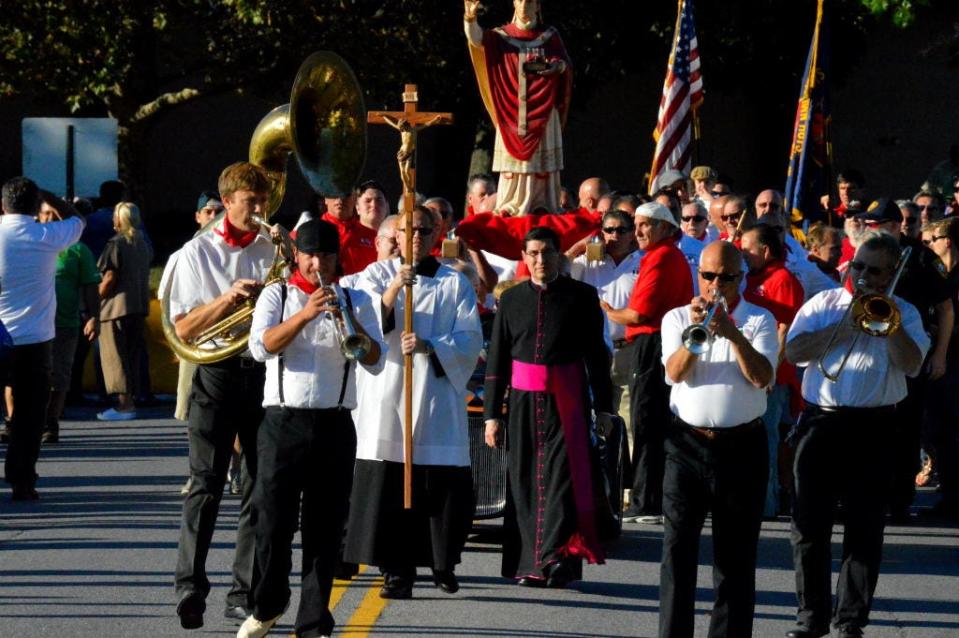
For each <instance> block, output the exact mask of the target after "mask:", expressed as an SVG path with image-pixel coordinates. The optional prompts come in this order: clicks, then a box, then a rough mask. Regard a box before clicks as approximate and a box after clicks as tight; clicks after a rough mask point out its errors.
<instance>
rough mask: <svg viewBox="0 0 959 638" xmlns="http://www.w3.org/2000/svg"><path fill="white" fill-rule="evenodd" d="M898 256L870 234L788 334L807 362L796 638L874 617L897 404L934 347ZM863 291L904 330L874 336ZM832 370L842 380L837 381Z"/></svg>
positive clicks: (798, 466)
mask: <svg viewBox="0 0 959 638" xmlns="http://www.w3.org/2000/svg"><path fill="white" fill-rule="evenodd" d="M899 259H900V251H899V245H898V242H897V241H896V239H895V238H893V237H891V236H889V235H887V234H883V233H875V232H868V233H867V234H866V236H865V238H864V241H863V242H862V243H861V244H860V246H859V248H858V250H857V251H856V254H855V257H854V258H853V260H852V261H851V262H850V264H849V269H850V270H849V276H848V277H847V280H846V283H845V285H844V287H842V288H836V289H833V290H827V291H825V292H821V293H819V294H817V295H816V296H814V297H813V298H812V299H810V300H809V301H807V302H806V304H805V305H803V307H802V308H801V309H800V310H799V313H798V314H797V315H796V319H795V321H794V322H793V324H792V327H791V328H790V330H789V334H788V335H787V338H786V339H787V340H786V357H787V358H788V359H789V360H790V361H792V362H793V363H795V364H796V365H798V366H801V367H805V368H806V371H805V374H804V376H803V380H802V395H803V399H805V401H806V409H805V411H804V412H803V414H802V417H801V418H800V421H799V424H798V426H797V427H796V431H795V439H796V458H795V462H794V466H793V470H794V476H795V484H796V501H795V504H794V509H793V523H792V545H793V559H794V561H795V569H796V592H797V596H798V598H799V611H798V614H797V623H798V627H797V628H795V629H792V630H790V631H788V632H787V633H786V636H787V637H789V638H815V637H817V636H824V635H826V634H828V633H829V624H830V618H831V619H832V622H833V624H834V625H836V627H837V628H838V632H839V633H838V635H839V636H840V637H847V638H848V637H853V636H862V627H863V626H865V625H866V624H867V623H868V621H869V609H870V607H871V605H872V597H873V593H874V591H875V589H876V583H877V581H878V580H879V564H880V560H881V556H882V543H883V529H884V525H885V509H886V499H887V498H888V495H889V487H890V481H891V469H890V459H891V455H892V452H893V449H892V448H893V447H894V445H893V444H892V438H891V434H892V432H893V428H894V426H895V423H894V421H895V418H894V417H895V407H896V404H897V403H898V402H900V401H902V400H903V399H904V398H905V397H906V377H914V376H916V375H917V374H918V373H919V371H920V367H921V365H922V361H923V357H924V356H925V354H926V352H927V351H928V349H929V337H928V336H927V335H926V333H925V332H924V330H923V327H922V319H921V318H920V316H919V313H918V311H917V310H916V308H915V307H914V306H913V305H911V304H909V303H907V302H906V301H904V300H902V299H901V298H899V297H898V296H897V297H892V291H891V290H889V288H890V284H891V283H892V280H893V279H894V273H895V271H896V264H897V262H898V261H899ZM853 282H855V284H854V283H853ZM862 293H879V294H884V295H886V296H887V297H888V298H890V299H892V301H893V304H894V305H895V306H897V307H898V313H899V315H900V316H901V325H898V329H897V327H896V325H897V324H896V323H894V322H891V323H892V325H893V326H894V327H893V328H892V329H891V331H890V333H889V334H888V336H885V337H882V336H870V335H868V334H866V333H864V332H863V331H861V330H860V329H859V328H858V326H857V325H856V318H855V317H852V319H849V318H847V315H848V314H849V313H848V312H847V309H848V308H849V306H850V304H851V303H852V301H853V296H854V295H858V294H862ZM834 337H835V338H834ZM830 344H831V345H830ZM847 353H848V358H847V360H846V364H845V366H844V367H843V368H841V370H840V361H841V360H842V359H843V357H846V355H847ZM827 374H828V375H830V376H832V377H833V378H835V377H836V375H837V374H838V378H837V379H836V380H835V381H831V380H829V379H828V378H827V376H826V375H827ZM839 499H841V500H842V502H843V506H844V508H845V511H846V516H845V531H844V536H843V552H842V554H843V556H842V567H841V569H840V572H839V581H838V583H837V586H836V604H835V610H833V605H832V598H831V596H830V587H829V580H830V570H831V556H830V539H831V536H832V526H833V512H834V508H835V505H836V502H837V500H839Z"/></svg>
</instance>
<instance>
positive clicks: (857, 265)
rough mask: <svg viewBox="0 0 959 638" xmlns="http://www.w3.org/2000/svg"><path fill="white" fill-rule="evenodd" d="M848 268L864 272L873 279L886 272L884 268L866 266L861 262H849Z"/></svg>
mask: <svg viewBox="0 0 959 638" xmlns="http://www.w3.org/2000/svg"><path fill="white" fill-rule="evenodd" d="M849 267H850V268H852V269H853V270H865V271H866V274H869V275H872V276H873V277H878V276H879V275H881V274H883V273H885V272H886V269H885V268H880V267H879V266H867V265H866V264H864V263H862V262H861V261H851V262H849Z"/></svg>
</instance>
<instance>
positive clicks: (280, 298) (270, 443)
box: [237, 220, 382, 638]
mask: <svg viewBox="0 0 959 638" xmlns="http://www.w3.org/2000/svg"><path fill="white" fill-rule="evenodd" d="M338 252H339V233H338V232H337V229H336V226H334V225H333V224H330V223H329V222H325V221H322V220H312V221H308V222H306V223H305V224H303V225H302V226H300V227H299V228H298V229H297V235H296V252H295V259H296V272H295V273H294V274H293V276H292V277H290V280H289V282H286V283H279V284H276V285H272V286H267V287H266V288H265V289H264V290H263V294H261V295H260V296H259V298H258V299H257V302H256V311H255V312H254V315H253V325H252V327H251V328H250V342H249V344H250V352H252V353H253V357H254V358H255V359H256V360H257V361H265V362H266V373H267V374H266V388H265V390H264V392H263V404H264V407H265V408H266V417H265V418H264V420H263V424H262V425H261V426H260V433H259V446H258V449H257V456H258V464H257V468H258V473H257V478H256V486H255V488H254V491H253V505H254V508H255V509H256V512H257V518H256V547H257V552H256V558H257V566H258V567H259V575H260V578H259V580H258V582H257V583H256V586H255V589H254V593H253V602H254V607H253V609H252V610H251V611H252V612H253V613H252V615H251V616H250V617H249V618H247V620H246V621H245V622H244V623H243V626H242V627H241V628H240V631H239V633H238V634H237V636H238V637H239V638H261V637H262V636H264V635H266V633H267V632H268V631H269V630H270V628H272V626H273V625H274V624H275V623H276V621H277V619H278V618H279V617H280V615H281V614H282V613H283V610H284V609H286V606H287V604H289V601H290V578H289V576H290V553H291V545H292V542H293V534H294V533H295V532H296V529H297V521H298V520H299V521H302V522H301V524H300V533H301V536H302V543H303V570H302V590H301V594H300V606H299V609H298V611H297V615H296V624H295V629H296V635H297V636H301V637H302V638H310V637H313V638H315V637H316V636H329V635H330V634H331V633H333V624H334V623H333V616H332V615H331V614H330V610H329V604H330V593H331V592H332V590H333V568H334V564H335V562H336V558H337V553H338V551H339V548H340V539H341V537H342V534H343V525H344V523H345V521H346V515H347V511H348V509H349V502H350V488H351V486H352V484H353V462H354V460H355V458H356V430H355V429H354V427H353V419H352V418H351V417H350V410H353V409H355V408H356V365H355V363H354V361H355V362H356V363H359V364H361V365H363V366H365V367H366V368H368V369H371V371H373V372H378V367H377V364H378V363H379V361H380V346H379V342H378V341H376V340H375V339H371V338H370V336H369V333H373V334H376V330H374V329H373V328H372V327H371V328H370V330H369V333H368V332H367V329H366V328H364V323H365V324H366V325H368V326H376V317H375V316H373V314H372V313H373V306H372V303H371V301H370V298H369V297H368V296H367V295H364V294H363V293H361V292H358V291H356V290H352V291H350V292H349V296H347V295H346V293H344V294H343V297H342V299H343V300H344V301H345V303H344V304H342V305H338V303H339V300H338V296H337V293H336V292H335V291H333V290H332V289H330V288H329V287H325V286H324V285H323V283H324V282H331V281H333V280H334V279H335V278H336V272H337V267H338V263H337V262H338V257H337V254H338ZM344 305H345V307H344ZM357 315H359V316H360V317H362V318H364V319H365V320H366V321H365V322H364V323H361V322H359V321H356V316H357ZM347 325H348V326H351V327H352V328H353V329H354V330H355V331H356V332H355V335H351V336H353V337H354V338H355V337H359V338H360V339H363V338H364V337H365V339H363V341H364V345H363V347H362V348H360V349H358V350H357V351H352V352H350V353H349V355H350V357H351V358H347V356H345V354H344V352H343V351H342V349H341V348H342V346H343V341H344V339H345V338H346V334H345V333H346V332H347V330H344V329H342V328H341V327H340V326H347ZM352 357H357V358H356V359H355V360H354V359H352ZM381 367H382V366H381V365H380V366H379V368H381ZM301 497H302V514H301V511H300V507H301V505H300V503H301Z"/></svg>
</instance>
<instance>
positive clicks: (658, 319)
mask: <svg viewBox="0 0 959 638" xmlns="http://www.w3.org/2000/svg"><path fill="white" fill-rule="evenodd" d="M635 219H636V240H637V242H638V243H639V249H640V250H642V251H645V255H644V256H643V261H642V263H641V265H640V267H639V276H638V278H637V279H636V285H635V287H634V288H633V293H632V295H631V296H630V298H629V304H628V305H627V306H626V307H625V308H619V309H614V308H612V307H611V306H610V305H609V304H607V303H605V302H601V305H602V306H603V310H605V311H606V314H607V316H608V317H609V319H610V321H614V322H616V323H619V324H622V325H624V326H626V341H627V342H629V345H628V346H627V347H630V348H632V349H633V357H632V360H633V361H634V368H633V369H634V374H633V377H632V379H631V380H630V387H629V396H630V406H629V407H630V414H631V415H632V420H633V452H632V463H631V469H632V472H633V481H632V485H633V489H632V496H631V497H630V504H629V507H628V508H627V509H626V511H625V512H624V513H623V521H624V522H632V521H638V522H641V523H661V522H662V520H663V516H662V515H663V468H664V463H665V453H664V452H663V440H664V438H665V434H666V428H667V427H668V425H669V423H670V420H671V413H670V410H669V387H668V386H667V385H666V373H665V371H664V369H663V361H662V358H663V357H662V341H661V339H660V334H659V329H660V324H661V323H662V321H663V315H665V314H666V313H667V312H669V311H670V310H672V309H673V308H677V307H679V306H684V305H686V304H687V303H689V299H691V298H692V294H693V279H692V276H691V275H690V272H689V265H688V264H687V262H686V258H685V257H684V256H683V253H682V252H681V251H680V250H679V248H677V247H676V243H675V242H674V241H673V234H674V233H675V231H676V229H677V228H679V224H677V222H676V219H675V218H674V217H673V214H672V213H671V212H669V209H668V208H666V207H665V206H663V205H662V204H659V203H656V202H650V203H648V204H643V205H642V206H640V207H639V208H637V209H636V215H635Z"/></svg>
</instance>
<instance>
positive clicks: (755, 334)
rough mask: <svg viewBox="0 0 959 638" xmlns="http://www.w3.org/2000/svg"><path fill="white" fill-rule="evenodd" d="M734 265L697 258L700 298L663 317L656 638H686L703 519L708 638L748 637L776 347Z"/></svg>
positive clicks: (716, 245)
mask: <svg viewBox="0 0 959 638" xmlns="http://www.w3.org/2000/svg"><path fill="white" fill-rule="evenodd" d="M742 264H743V258H742V255H741V253H740V252H739V250H737V249H736V247H735V246H734V245H733V244H732V243H730V242H725V241H715V242H713V243H711V244H709V245H708V246H706V248H705V249H704V250H703V252H702V255H701V257H700V262H699V289H700V290H702V291H703V296H701V297H695V298H694V299H693V300H692V301H691V302H690V304H689V305H687V306H683V307H680V308H675V309H673V310H671V311H669V312H667V313H666V315H665V316H664V317H663V324H662V339H663V365H664V366H665V369H666V383H668V384H669V385H670V386H672V390H671V392H670V396H669V407H670V410H671V411H672V413H673V417H674V423H673V426H672V427H670V428H668V429H667V434H666V442H665V450H666V470H665V475H664V477H663V525H664V531H663V561H662V567H661V573H660V589H659V591H660V593H659V600H660V614H659V635H660V637H661V638H692V636H693V619H694V615H695V602H696V571H697V557H698V556H699V538H700V534H701V533H702V528H703V522H704V521H705V520H706V514H707V513H709V512H712V537H713V583H714V587H715V592H716V602H715V604H714V606H713V611H712V614H711V618H710V625H709V634H708V636H710V638H721V637H729V638H735V637H737V636H750V635H752V624H753V609H754V606H755V598H756V546H757V543H758V541H759V528H760V525H761V524H762V515H763V505H764V503H765V498H766V476H767V473H768V471H769V454H768V450H767V446H766V430H765V428H764V427H763V422H762V415H763V413H764V412H765V411H766V388H767V387H768V386H769V384H770V383H772V381H773V378H774V376H773V370H774V366H775V365H776V360H777V357H778V354H779V342H778V340H777V336H776V320H775V319H774V318H773V316H772V314H770V313H769V311H768V310H765V309H763V308H760V307H759V306H755V305H753V304H751V303H749V302H747V301H744V300H743V299H741V298H740V295H739V283H740V281H741V280H742V278H743V270H742ZM704 331H705V332H704ZM697 333H698V334H697Z"/></svg>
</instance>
